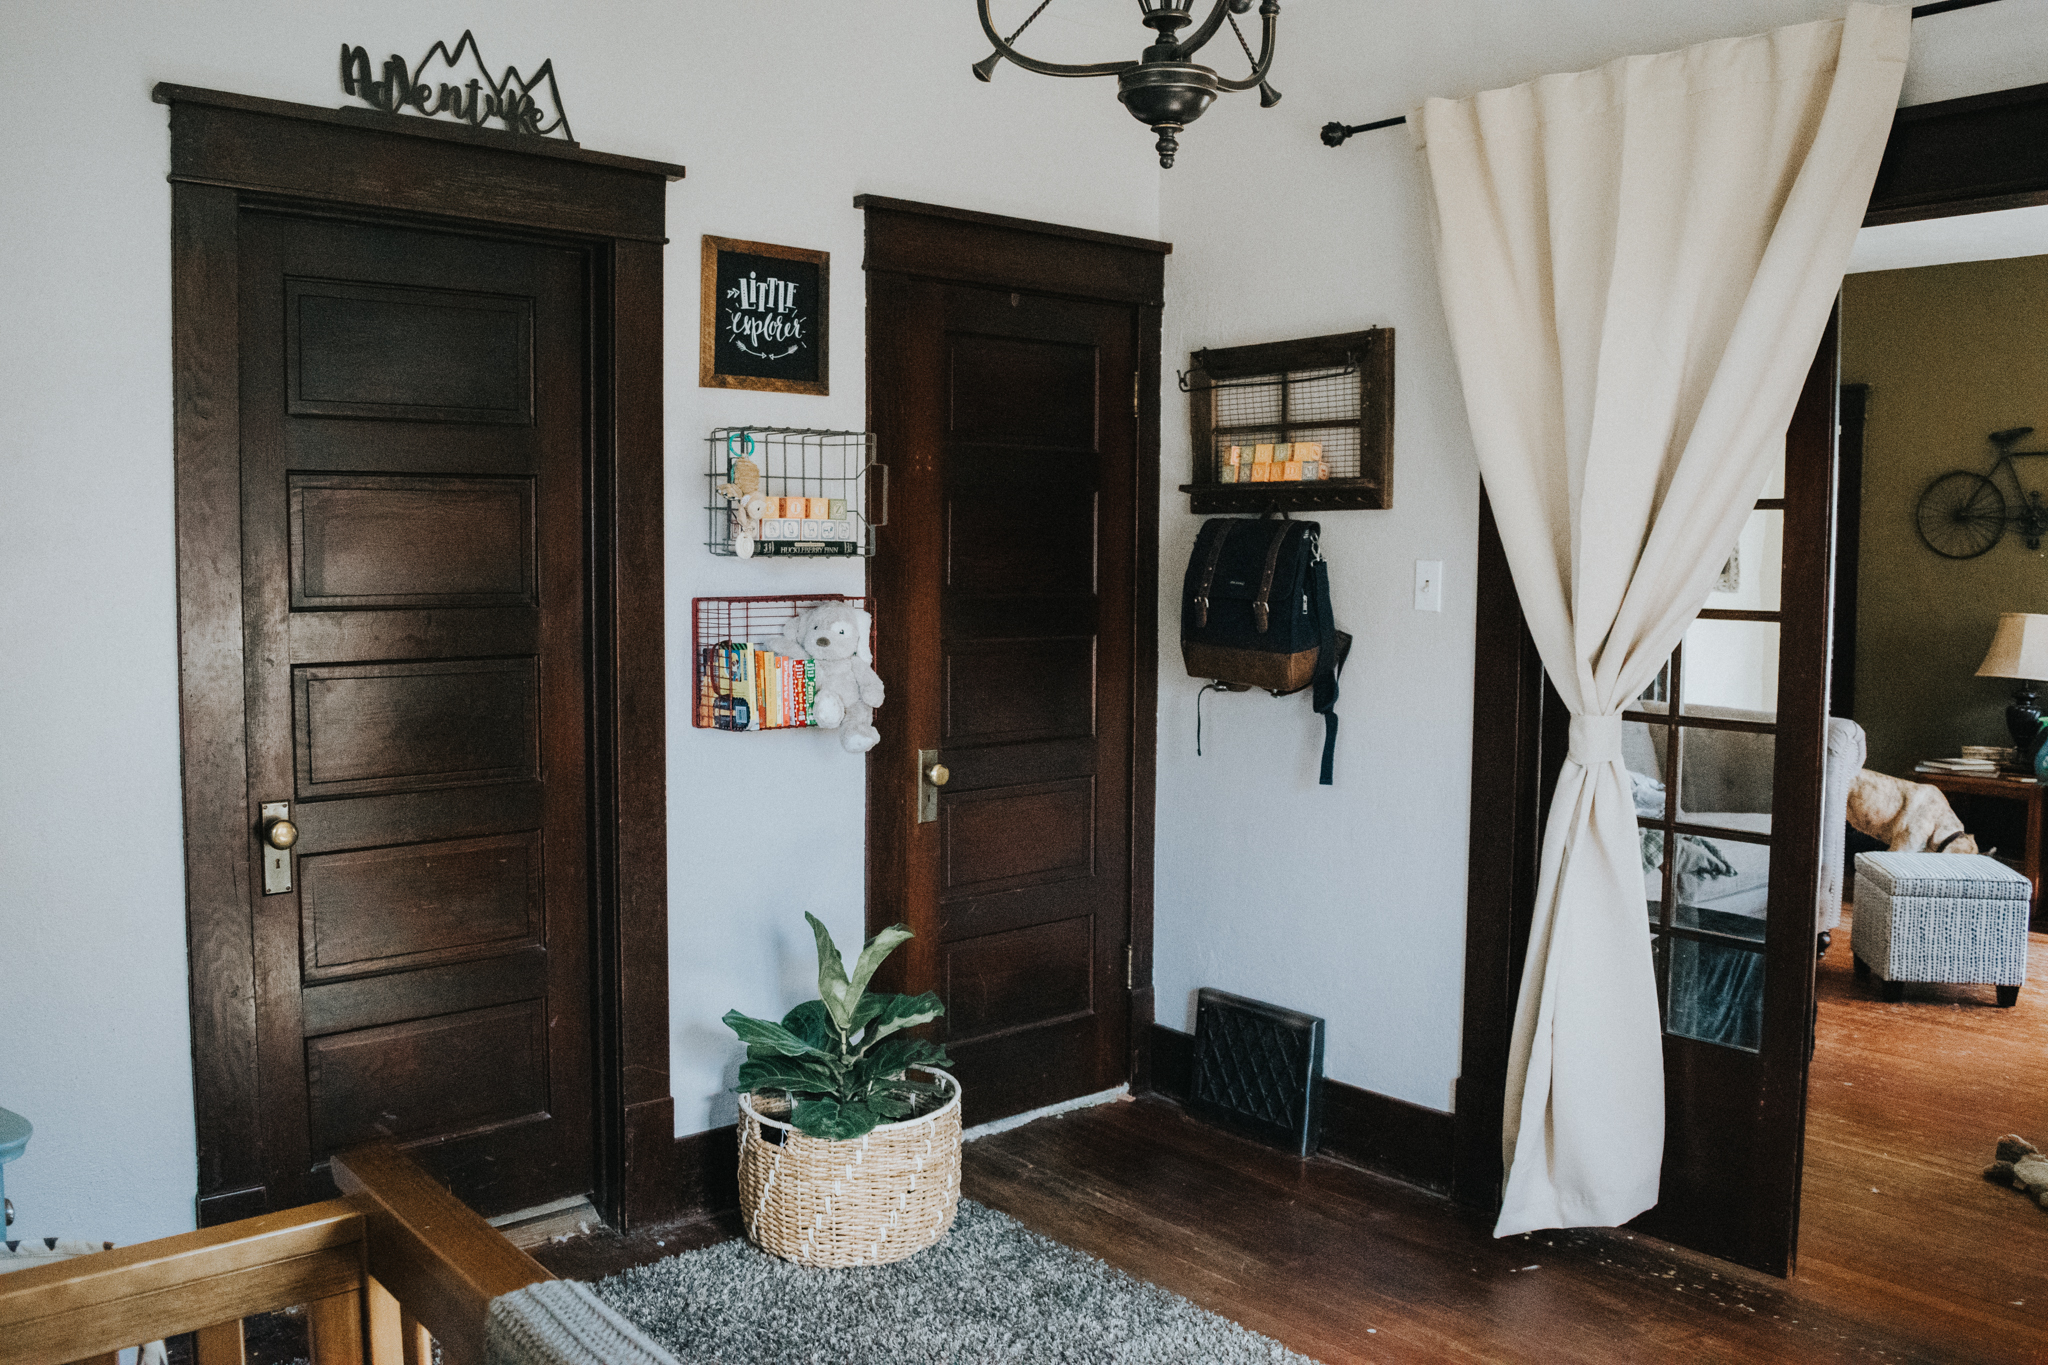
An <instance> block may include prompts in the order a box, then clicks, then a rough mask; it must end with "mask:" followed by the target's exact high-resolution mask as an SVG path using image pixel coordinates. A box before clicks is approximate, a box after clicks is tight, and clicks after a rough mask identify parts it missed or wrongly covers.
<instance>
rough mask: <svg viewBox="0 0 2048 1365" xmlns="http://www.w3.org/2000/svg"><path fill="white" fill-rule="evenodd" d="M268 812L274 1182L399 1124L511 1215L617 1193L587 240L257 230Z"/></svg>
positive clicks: (266, 940) (256, 456)
mask: <svg viewBox="0 0 2048 1365" xmlns="http://www.w3.org/2000/svg"><path fill="white" fill-rule="evenodd" d="M241 262H242V278H241V309H242V318H241V331H242V338H243V352H242V384H241V392H242V413H241V423H242V433H243V450H244V453H243V479H242V484H243V491H242V510H243V544H244V565H243V577H244V599H243V600H244V604H245V606H244V613H245V622H244V630H245V640H246V650H245V658H246V659H247V661H248V662H247V673H248V676H247V679H246V685H247V695H248V698H249V734H250V785H249V793H248V795H249V802H250V807H249V810H250V822H251V826H252V828H254V827H257V826H258V824H259V822H258V821H257V819H256V814H257V809H258V807H259V806H260V805H261V804H263V803H265V802H274V801H284V800H289V801H290V802H291V803H292V808H291V817H292V820H293V821H294V823H295V824H297V825H298V827H299V829H300V831H301V834H300V840H299V843H298V845H297V847H296V849H295V850H294V854H295V863H296V866H295V868H294V877H293V890H292V891H290V892H288V893H285V894H282V895H263V894H261V886H262V880H261V878H260V877H255V878H252V886H253V890H252V897H253V899H254V901H255V905H254V907H253V908H254V912H255V923H256V937H257V959H258V964H259V986H258V1000H257V1016H258V1037H259V1052H260V1060H259V1081H258V1084H259V1087H260V1089H261V1091H262V1097H263V1106H264V1115H265V1118H264V1123H265V1148H266V1163H267V1165H268V1166H269V1168H270V1169H269V1172H268V1179H267V1181H266V1183H267V1184H268V1185H269V1187H270V1189H271V1190H272V1199H273V1201H274V1202H287V1203H288V1202H292V1201H294V1200H297V1199H303V1198H310V1197H316V1196H317V1195H318V1194H320V1193H322V1192H323V1191H324V1189H325V1188H326V1177H325V1171H324V1162H325V1158H326V1156H327V1155H328V1153H329V1152H331V1151H333V1150H335V1149H336V1148H339V1147H343V1146H346V1145H349V1144H351V1143H356V1142H362V1141H367V1140H370V1139H373V1138H386V1139H392V1140H396V1141H398V1142H400V1143H401V1144H403V1145H407V1146H410V1147H413V1148H414V1149H415V1152H416V1155H417V1156H418V1157H419V1158H420V1159H421V1160H422V1161H423V1162H424V1163H425V1164H426V1165H427V1166H428V1168H429V1169H430V1170H432V1171H434V1173H435V1174H436V1175H438V1176H439V1177H440V1178H442V1179H443V1180H446V1181H448V1182H449V1183H450V1184H451V1185H452V1187H453V1188H454V1190H455V1192H456V1193H457V1194H458V1195H460V1196H461V1197H462V1198H463V1199H465V1200H466V1201H468V1202H470V1203H471V1204H473V1205H475V1206H476V1207H478V1208H479V1209H482V1210H484V1211H485V1212H502V1211H505V1210H508V1209H513V1208H519V1207H525V1206H529V1205H532V1204H536V1203H541V1202H545V1201H547V1200H549V1199H553V1198H558V1197H561V1196H564V1195H569V1194H581V1193H584V1192H586V1191H589V1190H590V1189H591V1188H592V1185H593V1180H592V1166H591V1151H592V1140H593V1122H592V1113H591V1104H592V1094H591V1059H590V1051H591V1031H590V1022H589V1021H590V998H589V996H590V983H589V962H590V957H589V953H590V948H589V932H590V931H589V921H588V914H589V911H588V904H587V896H588V890H587V877H588V870H587V869H588V859H589V851H588V846H587V844H588V832H587V824H588V821H587V815H586V811H587V802H588V796H587V784H586V757H585V755H586V753H587V750H588V745H589V741H588V736H587V734H586V723H585V714H586V698H585V685H584V678H585V673H586V659H585V646H584V642H583V634H584V602H585V591H584V587H583V553H584V501H585V492H584V489H585V479H586V464H587V458H586V456H587V450H588V439H589V438H588V430H589V426H588V424H589V412H588V403H587V401H586V396H585V386H586V383H587V359H586V357H587V355H588V341H587V334H586V325H587V313H588V304H587V289H588V285H587V282H586V274H587V272H586V263H585V261H584V259H583V257H582V255H581V254H580V253H579V252H576V251H571V250H567V249H561V248H553V247H545V246H537V245H531V244H525V243H520V242H514V241H506V240H496V239H489V238H480V237H467V236H462V235H458V234H453V233H442V232H434V231H425V230H414V229H405V228H397V227H388V226H375V225H367V224H352V223H347V222H342V221H337V220H332V219H305V218H294V217H290V216H287V215H284V214H278V213H266V212H251V213H247V214H245V215H244V220H243V225H242V252H241Z"/></svg>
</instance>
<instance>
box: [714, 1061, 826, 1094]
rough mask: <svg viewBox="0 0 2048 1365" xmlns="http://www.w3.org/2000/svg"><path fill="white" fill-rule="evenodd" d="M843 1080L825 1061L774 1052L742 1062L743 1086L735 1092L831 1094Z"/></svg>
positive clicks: (741, 1080) (737, 1087)
mask: <svg viewBox="0 0 2048 1365" xmlns="http://www.w3.org/2000/svg"><path fill="white" fill-rule="evenodd" d="M842 1079H843V1078H842V1077H841V1076H840V1074H839V1072H838V1069H837V1068H835V1067H829V1066H826V1065H825V1064H824V1063H822V1062H814V1061H811V1060H809V1059H808V1058H798V1057H778V1056H775V1055H774V1054H772V1053H771V1054H770V1055H768V1056H766V1057H756V1058H751V1059H749V1060H747V1061H744V1062H741V1063H740V1074H739V1083H738V1084H737V1085H736V1086H734V1089H736V1090H746V1091H752V1090H793V1091H794V1090H801V1091H812V1092H816V1093H818V1094H826V1095H829V1094H831V1093H832V1092H833V1091H835V1090H837V1089H838V1088H839V1086H840V1083H841V1081H842Z"/></svg>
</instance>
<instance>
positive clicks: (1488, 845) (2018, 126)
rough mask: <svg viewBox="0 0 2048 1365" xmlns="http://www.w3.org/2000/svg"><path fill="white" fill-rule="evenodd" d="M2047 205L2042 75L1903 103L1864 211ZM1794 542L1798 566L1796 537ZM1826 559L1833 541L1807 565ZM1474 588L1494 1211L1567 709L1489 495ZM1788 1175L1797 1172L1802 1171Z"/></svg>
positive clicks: (1478, 832) (1479, 942) (1466, 1087)
mask: <svg viewBox="0 0 2048 1365" xmlns="http://www.w3.org/2000/svg"><path fill="white" fill-rule="evenodd" d="M2041 203H2048V85H2036V86H2028V87H2026V88H2023V89H2017V90H2004V91H1997V92H1994V93H1992V94H1987V95H1973V96H1969V97H1967V98H1963V99H1955V100H1944V101H1941V102H1939V103H1933V104H1923V105H1915V106H1912V107H1910V108H1906V109H1901V110H1900V111H1899V112H1898V114H1897V115H1896V116H1895V118H1894V119H1893V123H1892V131H1891V136H1890V138H1889V140H1888V141H1887V143H1886V145H1885V155H1884V161H1883V163H1882V165H1881V166H1880V168H1879V170H1878V176H1877V183H1876V186H1875V188H1874V189H1873V190H1872V193H1871V200H1870V209H1869V212H1868V213H1867V214H1866V215H1865V217H1864V220H1863V221H1864V223H1865V224H1866V225H1873V226H1874V225H1878V224H1883V223H1897V222H1907V221H1910V220H1914V219H1920V218H1938V217H1947V216H1952V215H1956V214H1963V213H1981V212H1986V211H1989V210H1993V209H2005V208H2017V207H2022V206H2026V205H2031V204H2041ZM1786 548H1787V559H1786V570H1785V571H1786V572H1787V573H1791V572H1793V563H1792V555H1791V551H1792V547H1790V546H1787V547H1786ZM1824 562H1825V550H1824V551H1823V553H1822V554H1821V555H1820V556H1818V557H1817V558H1816V559H1815V560H1814V563H1813V565H1812V566H1811V567H1813V568H1815V569H1817V568H1818V567H1819V566H1820V565H1821V564H1822V563H1824ZM1476 586H1477V595H1478V611H1477V617H1478V621H1477V650H1476V658H1475V661H1474V673H1473V682H1474V688H1473V749H1472V752H1473V768H1472V824H1471V828H1472V838H1471V846H1470V853H1469V860H1468V876H1467V893H1466V907H1467V908H1466V929H1465V990H1464V1035H1463V1050H1462V1059H1461V1074H1460V1076H1459V1079H1458V1085H1457V1114H1456V1125H1457V1128H1456V1131H1457V1143H1456V1146H1457V1162H1456V1172H1455V1177H1454V1183H1453V1189H1454V1193H1455V1197H1456V1198H1457V1200H1458V1201H1459V1202H1460V1203H1461V1204H1464V1205H1466V1206H1468V1207H1471V1208H1474V1209H1478V1210H1481V1211H1484V1212H1487V1213H1491V1212H1493V1211H1494V1210H1497V1209H1498V1208H1499V1207H1500V1195H1501V1181H1502V1174H1503V1173H1502V1162H1501V1118H1502V1113H1503V1109H1504V1101H1505V1094H1506V1083H1507V1060H1508V1041H1509V1033H1510V1030H1511V1028H1512V1025H1513V1019H1514V1005H1515V996H1516V992H1517V990H1518V989H1519V987H1520V983H1521V975H1522V958H1523V955H1524V953H1525V952H1526V950H1527V945H1528V933H1529V925H1530V922H1531V918H1532V916H1533V914H1534V909H1535V896H1536V868H1537V857H1538V854H1539V852H1540V849H1541V845H1542V830H1543V821H1544V819H1545V818H1546V817H1547V815H1548V813H1549V811H1548V805H1549V793H1550V791H1551V790H1552V788H1553V787H1554V786H1555V785H1556V779H1557V773H1558V770H1559V768H1560V767H1561V766H1562V764H1563V759H1564V749H1565V734H1564V729H1565V725H1564V721H1565V717H1564V715H1563V710H1564V708H1563V706H1562V704H1561V703H1560V702H1559V701H1558V700H1557V698H1556V695H1555V691H1554V689H1552V688H1551V687H1550V685H1549V682H1548V681H1547V679H1546V678H1545V677H1544V675H1543V665H1542V662H1541V660H1540V659H1538V658H1537V656H1536V649H1535V644H1534V642H1533V641H1532V640H1530V638H1529V634H1528V628H1527V626H1526V624H1525V623H1524V619H1523V616H1522V609H1521V602H1520V599H1519V598H1518V597H1517V596H1516V595H1515V589H1514V582H1513V580H1512V578H1511V577H1510V575H1509V572H1508V566H1507V559H1506V556H1505V555H1504V554H1503V553H1502V551H1501V547H1500V537H1499V533H1498V531H1497V530H1496V529H1495V527H1494V523H1493V518H1492V514H1491V511H1490V509H1489V508H1488V507H1487V505H1486V503H1485V500H1484V497H1483V495H1482V498H1481V508H1480V530H1479V554H1478V583H1477V585H1476ZM1788 666H1789V665H1788ZM1546 696H1547V697H1548V700H1549V704H1548V705H1546V704H1545V701H1546ZM1781 1098H1782V1097H1781ZM1794 1159H1795V1161H1796V1159H1797V1157H1796V1154H1795V1158H1794ZM1784 1174H1785V1176H1786V1177H1787V1178H1790V1179H1792V1180H1793V1181H1795V1182H1796V1181H1797V1179H1798V1171H1797V1170H1796V1169H1794V1170H1791V1171H1788V1172H1785V1173H1784Z"/></svg>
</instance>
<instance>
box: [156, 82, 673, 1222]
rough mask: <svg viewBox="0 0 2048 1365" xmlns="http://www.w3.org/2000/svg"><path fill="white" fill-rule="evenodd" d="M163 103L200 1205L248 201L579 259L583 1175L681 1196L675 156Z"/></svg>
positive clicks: (228, 694) (225, 1142)
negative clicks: (585, 767) (667, 269)
mask: <svg viewBox="0 0 2048 1365" xmlns="http://www.w3.org/2000/svg"><path fill="white" fill-rule="evenodd" d="M154 97H155V99H156V100H157V101H158V102H159V103H162V104H167V105H169V106H170V109H171V114H170V123H171V174H170V180H171V185H172V195H171V273H172V283H171V288H172V361H171V363H172V392H173V401H174V405H175V409H174V425H173V430H174V443H175V462H176V489H177V493H176V497H177V511H176V519H177V543H178V625H179V632H178V633H179V645H178V648H179V701H180V712H181V741H182V747H183V752H184V815H185V878H186V917H187V932H188V936H189V944H190V954H191V957H190V972H191V993H192V1059H193V1092H194V1104H195V1109H196V1111H197V1120H198V1138H199V1210H198V1212H199V1221H200V1222H201V1223H202V1224H204V1225H212V1224H216V1223H221V1222H226V1221H229V1220H232V1219H235V1218H240V1217H244V1216H246V1215H248V1214H252V1213H257V1212H261V1211H263V1209H264V1207H265V1205H266V1202H267V1195H266V1189H265V1186H264V1184H263V1175H262V1172H263V1170H264V1169H265V1167H264V1159H263V1153H262V1148H261V1125H260V1123H259V1107H260V1104H261V1099H260V1096H259V1095H258V1093H257V1091H256V1048H257V1019H256V1005H255V1001H256V998H257V994H256V980H257V972H258V965H259V964H258V963H257V962H256V961H255V960H254V954H253V951H252V940H251V934H250V910H249V894H248V893H249V888H250V886H251V884H252V883H253V881H254V880H255V879H256V878H257V877H258V876H259V875H260V869H259V864H258V854H257V852H256V849H257V841H256V840H255V838H254V837H253V831H252V829H251V828H250V822H249V820H248V818H247V817H248V812H247V804H246V798H247V776H246V771H247V763H248V748H247V741H246V736H245V734H244V729H243V703H244V669H243V657H242V650H243V644H242V636H243V602H242V596H243V593H242V569H241V563H242V548H241V534H242V532H241V521H240V511H239V508H240V490H239V480H240V470H241V433H240V430H239V418H238V415H237V414H238V406H239V399H238V393H239V380H238V377H237V363H236V357H237V354H238V350H239V344H240V343H239V322H238V302H237V280H238V271H239V266H238V254H239V250H240V248H239V244H238V219H239V216H240V214H241V213H242V211H243V210H244V208H245V207H249V206H254V205H259V204H261V205H273V206H275V205H282V206H286V207H291V208H295V209H297V210H299V211H302V212H303V211H313V212H329V213H334V214H338V215H341V216H346V217H351V218H365V219H372V218H374V219H377V220H380V221H387V222H398V223H421V224H439V225H442V226H447V225H450V224H455V225H459V226H462V227H465V228H468V229H471V230H474V229H477V228H493V229H500V230H505V231H509V232H513V233H516V234H519V235H520V236H523V237H528V238H532V239H535V240H542V241H548V242H553V243H556V244H562V245H568V246H572V247H575V248H577V249H579V250H580V251H582V252H583V254H584V256H585V259H586V260H587V261H588V262H589V263H590V265H589V268H590V272H591V279H590V282H589V284H590V288H589V296H590V298H591V299H592V300H593V316H592V318H591V320H590V335H591V337H592V347H593V366H592V370H593V372H592V374H591V376H590V392H591V394H592V411H591V413H590V431H591V449H592V459H591V461H590V468H589V470H588V473H587V478H588V488H587V506H588V507H589V509H590V510H589V512H588V520H587V525H586V530H585V555H586V573H587V581H588V584H589V594H590V601H589V604H588V605H589V613H590V628H589V648H588V655H589V659H590V676H589V678H588V680H587V681H588V693H589V697H590V704H589V734H590V736H591V750H590V755H589V758H590V764H589V767H590V771H591V774H592V778H591V790H590V811H591V820H590V826H591V828H590V849H591V866H592V869H593V871H592V875H591V886H590V898H591V905H592V909H593V921H594V940H595V941H594V942H593V944H592V960H593V962H594V964H595V978H596V979H595V980H594V981H593V983H592V997H593V1022H594V1026H595V1027H594V1032H595V1034H596V1037H597V1047H596V1051H597V1056H596V1057H595V1058H594V1059H593V1060H594V1062H595V1075H596V1077H597V1102H596V1127H597V1132H596V1135H595V1136H596V1150H597V1154H598V1156H597V1163H596V1166H597V1169H596V1184H597V1188H596V1190H594V1191H593V1198H594V1199H595V1201H596V1202H597V1205H598V1207H599V1210H600V1212H601V1213H602V1214H603V1215H604V1216H605V1218H606V1219H607V1220H608V1221H610V1222H611V1223H612V1224H613V1226H616V1227H630V1226H637V1225H640V1224H643V1223H646V1222H650V1221H655V1220H658V1219H660V1218H662V1217H664V1216H666V1215H668V1214H670V1213H671V1212H672V1211H673V1208H674V1204H675V1201H676V1197H677V1196H676V1190H675V1181H674V1178H673V1176H674V1169H673V1168H674V1164H675V1151H676V1147H675V1139H674V1101H673V1100H672V1098H671V1097H670V1094H669V1076H668V1058H669V1046H668V1024H669V1018H668V974H667V962H668V892H667V838H668V827H667V826H668V822H667V812H666V796H665V782H666V771H665V758H664V750H665V739H664V724H665V714H666V706H667V696H666V690H665V683H664V679H663V671H662V665H663V656H662V649H663V646H662V610H663V588H662V563H663V541H662V517H661V482H662V423H661V408H662V362H661V340H662V292H661V268H662V260H661V250H662V243H663V241H664V237H663V224H664V213H665V190H666V184H667V182H668V181H670V180H674V179H679V178H681V176H682V174H683V171H682V168H681V167H679V166H670V165H665V164H663V163H659V162H652V161H642V160H637V159H634V158H628V157H619V156H609V155H605V154H603V153H597V152H589V151H584V150H582V149H581V148H577V147H573V146H570V145H569V144H567V143H564V142H552V141H548V140H545V139H542V138H513V137H511V136H509V135H505V134H497V133H489V132H480V131H477V130H473V129H469V128H466V127H462V126H460V125H456V124H448V123H435V122H433V121H430V120H428V119H425V118H415V117H391V116H385V115H380V114H377V113H375V112H373V111H369V110H328V109H317V108H312V107H308V106H303V105H295V104H287V103H282V102H279V101H275V100H264V99H255V98H251V97H248V96H242V95H233V94H225V93H222V92H219V91H210V90H196V89H192V88H189V87H184V86H174V85H159V86H157V87H156V90H155V92H154Z"/></svg>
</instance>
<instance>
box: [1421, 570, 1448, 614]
mask: <svg viewBox="0 0 2048 1365" xmlns="http://www.w3.org/2000/svg"><path fill="white" fill-rule="evenodd" d="M1443 609H1444V562H1443V561H1442V560H1441V559H1418V560H1416V561H1415V610H1417V611H1442V610H1443Z"/></svg>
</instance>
